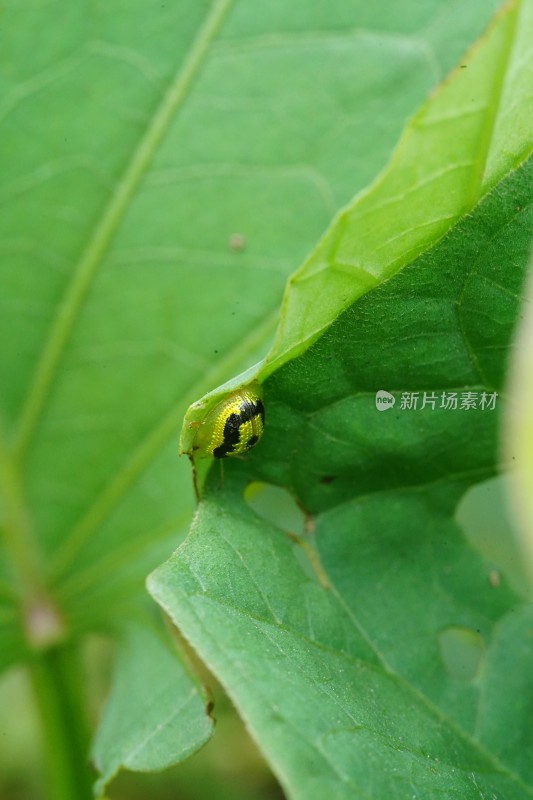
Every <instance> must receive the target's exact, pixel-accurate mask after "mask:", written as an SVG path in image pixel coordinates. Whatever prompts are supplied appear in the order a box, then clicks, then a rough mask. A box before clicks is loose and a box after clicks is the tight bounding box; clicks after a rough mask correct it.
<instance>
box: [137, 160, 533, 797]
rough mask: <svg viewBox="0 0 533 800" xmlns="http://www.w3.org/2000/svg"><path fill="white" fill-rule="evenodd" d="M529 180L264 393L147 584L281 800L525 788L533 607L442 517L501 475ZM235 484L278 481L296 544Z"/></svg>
mask: <svg viewBox="0 0 533 800" xmlns="http://www.w3.org/2000/svg"><path fill="white" fill-rule="evenodd" d="M532 187H533V160H531V161H529V162H528V163H527V165H526V166H524V167H522V168H521V169H519V170H517V171H515V172H514V173H513V174H511V176H510V177H509V178H508V179H507V180H506V181H504V182H502V183H500V184H499V185H498V187H497V188H496V190H495V191H494V192H492V193H491V194H490V195H488V196H487V198H486V199H485V201H484V202H483V203H481V204H480V205H479V206H478V207H477V208H476V210H475V212H474V213H473V214H472V215H471V216H470V217H468V218H465V219H464V220H463V221H462V222H461V223H460V224H458V225H457V226H456V227H455V228H454V230H453V232H451V233H450V234H449V235H448V236H447V237H446V238H445V239H443V240H442V241H441V242H440V243H439V244H438V245H437V246H436V247H434V248H433V249H432V250H430V251H429V252H428V253H427V254H425V255H423V256H421V257H419V258H418V259H417V260H415V261H414V262H413V263H412V264H411V265H410V266H409V267H408V268H406V269H404V270H403V271H402V272H400V273H398V274H397V275H396V276H395V277H394V278H392V279H391V280H389V281H387V282H386V283H383V284H382V285H381V286H380V287H379V288H377V289H376V290H374V291H373V292H370V293H368V294H367V295H366V296H365V297H364V298H362V299H361V300H360V301H359V302H358V303H357V304H356V305H355V306H354V307H353V308H352V309H350V310H348V311H347V312H345V314H343V315H342V316H341V317H340V318H339V319H338V320H337V322H336V323H335V324H334V325H333V326H331V328H330V329H329V330H328V332H327V333H326V334H325V335H324V336H323V337H322V338H321V339H320V340H319V341H318V342H317V343H316V344H315V345H314V346H313V347H312V348H310V349H309V350H308V351H307V352H306V353H305V354H304V355H303V356H302V357H301V358H299V359H295V360H293V361H292V362H290V363H289V364H287V365H286V366H285V367H284V368H282V369H280V370H278V371H277V372H276V373H275V374H274V375H273V376H272V377H271V378H270V379H269V380H268V381H267V382H266V383H265V406H266V408H267V413H268V417H267V422H268V424H267V429H266V431H265V435H264V440H263V442H262V443H261V445H259V446H258V448H257V450H256V452H255V453H254V454H253V455H252V456H251V457H250V458H249V460H248V461H247V462H246V463H231V464H229V465H228V466H227V468H226V469H225V471H224V483H223V485H221V484H220V479H219V477H218V476H217V475H216V471H212V475H211V481H210V483H209V484H208V487H207V492H206V497H205V499H204V500H203V501H202V503H201V506H200V513H199V514H198V516H197V517H196V520H195V523H194V525H193V528H192V531H191V534H190V536H189V537H188V539H187V540H186V542H185V543H184V544H183V545H182V546H181V547H180V549H179V550H178V551H177V552H176V554H175V555H174V556H173V557H172V558H171V559H170V560H169V561H168V562H167V563H166V564H165V565H163V566H162V567H160V568H159V569H158V570H157V571H156V572H155V573H154V574H153V575H152V577H151V579H150V590H151V592H152V594H153V595H154V596H155V597H156V599H157V600H158V601H159V602H160V603H161V605H162V606H163V607H164V608H165V610H166V611H167V612H168V613H169V614H170V615H171V617H172V618H173V619H174V620H175V622H176V623H177V624H178V625H179V627H180V629H181V630H182V631H183V633H184V634H185V636H186V637H187V638H188V639H189V641H190V642H191V643H192V644H193V645H194V647H195V648H196V649H197V650H198V652H199V654H200V656H201V657H202V658H203V659H204V660H205V661H206V663H207V664H208V665H209V667H210V668H211V669H212V670H213V671H214V672H215V674H216V675H217V677H218V678H219V679H220V680H221V681H222V683H223V685H224V686H225V687H226V689H227V691H228V693H229V694H230V696H231V697H232V699H233V700H234V702H235V704H236V705H237V708H238V709H239V711H240V713H241V714H242V716H243V717H244V718H245V719H246V721H247V723H248V725H249V727H250V729H251V731H252V733H253V735H254V736H255V737H256V739H257V741H258V743H259V744H260V746H261V747H262V749H263V751H264V752H265V754H266V755H267V758H268V759H269V761H270V763H271V765H272V766H273V769H274V770H275V772H276V773H277V775H278V777H279V779H280V780H281V782H282V783H283V785H284V787H285V788H286V790H287V792H288V794H289V796H290V797H291V798H306V800H308V799H309V798H317V799H318V798H322V797H324V796H326V795H328V794H329V795H330V796H333V797H335V798H353V797H365V798H382V797H390V798H398V800H403V798H405V797H410V796H412V795H415V796H421V797H424V798H437V797H442V796H446V797H458V798H459V797H461V798H480V797H484V796H487V795H488V796H491V795H495V796H497V797H499V796H501V797H513V798H516V800H518V798H527V797H531V796H533V774H532V773H531V763H530V760H529V756H528V754H529V752H530V750H531V746H532V745H533V740H532V733H531V725H530V723H529V715H530V711H531V707H530V702H529V698H531V697H532V696H533V641H532V639H531V636H530V629H531V624H532V622H533V607H532V606H531V604H528V603H525V602H523V601H521V599H520V598H519V597H517V596H516V595H515V594H514V593H513V591H512V590H511V589H510V588H509V587H508V586H507V584H506V581H505V580H502V581H501V583H500V584H499V585H495V583H494V582H492V581H491V580H489V578H490V575H491V569H492V568H493V567H492V566H491V565H490V563H487V562H486V561H484V560H483V559H482V558H481V557H480V556H479V555H477V554H476V553H475V552H474V551H473V550H472V549H471V548H470V547H469V546H468V544H467V543H466V541H465V538H464V535H463V532H462V530H461V528H460V525H459V523H458V522H457V520H456V519H454V513H455V509H456V507H457V505H458V503H459V501H460V499H461V497H462V495H463V494H464V492H465V491H466V489H467V488H468V487H469V486H471V485H474V484H476V483H478V482H479V481H481V480H483V479H486V478H488V477H490V476H491V475H492V474H493V473H494V471H495V468H496V460H497V444H498V443H497V436H498V419H499V414H500V411H499V409H500V406H501V404H502V402H503V399H502V397H501V391H502V385H503V381H504V376H505V358H506V354H507V351H508V348H509V344H510V340H511V336H512V332H513V325H514V321H515V318H516V314H517V307H518V299H519V292H520V287H521V283H522V281H523V275H524V271H525V268H526V266H527V263H528V259H529V250H530V243H531V239H532V236H533V188H532ZM509 264H512V265H513V269H509V268H508V265H509ZM380 389H386V390H389V391H391V392H393V393H394V395H395V396H396V405H395V406H394V407H393V408H389V409H388V410H387V411H384V412H380V411H378V410H377V408H376V402H375V397H376V392H377V391H378V390H380ZM402 392H406V393H417V394H418V395H419V406H418V409H417V410H414V409H409V407H407V408H404V409H402V404H401V393H402ZM443 392H444V393H446V394H448V393H452V392H456V393H458V395H459V400H461V396H462V393H463V392H466V393H467V394H468V392H474V393H475V396H476V397H477V406H478V407H477V409H469V410H468V409H461V407H460V403H459V406H458V408H457V409H456V410H453V409H446V408H442V407H441V402H442V394H443ZM483 392H485V393H486V394H487V395H489V394H491V393H493V392H496V393H498V396H497V397H496V398H495V399H496V403H495V408H494V410H491V409H490V407H485V408H483V407H482V406H481V405H480V399H481V396H482V393H483ZM424 393H426V396H425V407H424V408H422V405H423V404H424ZM434 401H435V407H434V408H433V407H432V402H434ZM250 481H264V482H268V483H274V484H277V485H283V486H286V487H287V489H288V490H289V492H290V493H291V495H292V496H293V497H294V498H295V500H296V502H297V504H298V505H299V506H300V507H301V508H302V509H303V510H304V513H305V514H306V517H307V519H306V526H305V531H304V532H299V531H292V532H291V533H292V535H291V536H287V535H286V532H284V531H283V530H282V529H280V527H279V526H275V525H273V524H272V523H269V522H267V521H265V520H264V519H262V518H260V517H258V516H257V514H256V513H254V511H253V510H252V509H251V508H250V507H249V506H248V505H247V503H246V502H244V499H243V492H244V490H245V488H246V486H247V485H248V484H249V482H250ZM294 534H299V537H300V538H298V537H296V541H295V536H294ZM297 551H300V552H301V554H302V555H305V554H310V555H311V558H310V559H309V563H308V565H307V568H306V569H304V568H302V563H301V562H302V558H301V556H300V557H298V556H297ZM313 570H314V572H315V574H314V576H313ZM310 573H311V574H310ZM326 587H329V589H328V588H326ZM465 659H467V661H466V662H465ZM511 731H512V733H510V732H511Z"/></svg>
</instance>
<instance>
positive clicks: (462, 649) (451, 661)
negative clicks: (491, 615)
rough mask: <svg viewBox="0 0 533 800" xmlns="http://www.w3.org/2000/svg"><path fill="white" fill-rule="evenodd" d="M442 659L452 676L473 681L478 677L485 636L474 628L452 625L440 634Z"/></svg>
mask: <svg viewBox="0 0 533 800" xmlns="http://www.w3.org/2000/svg"><path fill="white" fill-rule="evenodd" d="M439 649H440V655H441V658H442V661H443V663H444V666H445V667H446V669H447V671H448V673H449V674H450V675H451V676H452V678H457V680H460V681H472V680H474V678H475V677H476V675H477V673H478V671H479V668H480V666H481V661H482V660H483V655H484V652H485V642H484V641H483V637H482V636H481V634H480V633H478V632H477V631H474V630H472V628H462V627H450V628H446V630H444V631H442V632H441V633H440V634H439Z"/></svg>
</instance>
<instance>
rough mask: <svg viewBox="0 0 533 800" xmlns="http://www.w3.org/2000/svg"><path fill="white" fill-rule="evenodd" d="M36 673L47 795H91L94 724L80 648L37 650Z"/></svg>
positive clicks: (76, 799)
mask: <svg viewBox="0 0 533 800" xmlns="http://www.w3.org/2000/svg"><path fill="white" fill-rule="evenodd" d="M30 671H31V679H32V683H33V688H34V692H35V697H36V702H37V708H38V710H39V714H40V718H41V727H42V735H43V755H44V761H45V771H46V796H47V797H48V798H50V800H90V798H92V796H93V795H92V777H91V773H90V769H89V764H88V752H89V726H88V722H87V715H86V709H85V704H84V694H83V676H82V669H81V663H80V658H79V652H78V651H77V649H75V648H74V647H73V645H71V644H62V645H57V646H55V647H51V648H48V649H46V650H42V651H40V652H37V653H35V655H34V656H33V658H32V660H31V662H30Z"/></svg>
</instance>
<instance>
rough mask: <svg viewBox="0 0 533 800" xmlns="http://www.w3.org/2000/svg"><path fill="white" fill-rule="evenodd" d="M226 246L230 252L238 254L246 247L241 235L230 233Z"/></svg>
mask: <svg viewBox="0 0 533 800" xmlns="http://www.w3.org/2000/svg"><path fill="white" fill-rule="evenodd" d="M228 246H229V249H230V250H233V251H234V252H236V253H240V251H241V250H244V248H245V247H246V239H245V238H244V236H243V235H242V233H232V234H231V236H230V237H229V240H228Z"/></svg>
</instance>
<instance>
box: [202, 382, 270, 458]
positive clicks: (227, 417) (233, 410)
mask: <svg viewBox="0 0 533 800" xmlns="http://www.w3.org/2000/svg"><path fill="white" fill-rule="evenodd" d="M191 424H196V425H197V426H198V430H197V431H196V434H195V436H194V438H193V440H192V445H191V450H190V455H191V456H193V457H195V458H207V457H211V458H226V457H232V456H240V455H242V454H243V453H246V452H247V451H248V450H250V449H251V448H252V447H253V446H254V445H256V444H257V442H258V441H259V439H260V438H261V436H262V435H263V430H264V427H265V407H264V405H263V395H262V390H261V387H260V385H259V384H258V383H254V384H250V385H249V386H245V387H243V388H241V389H237V390H236V391H234V392H232V393H231V394H229V395H227V397H225V398H224V399H223V400H220V401H219V402H218V403H217V404H216V405H215V406H213V408H212V409H211V410H210V411H208V412H207V414H206V415H205V417H204V419H203V420H201V421H199V422H196V423H191Z"/></svg>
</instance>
